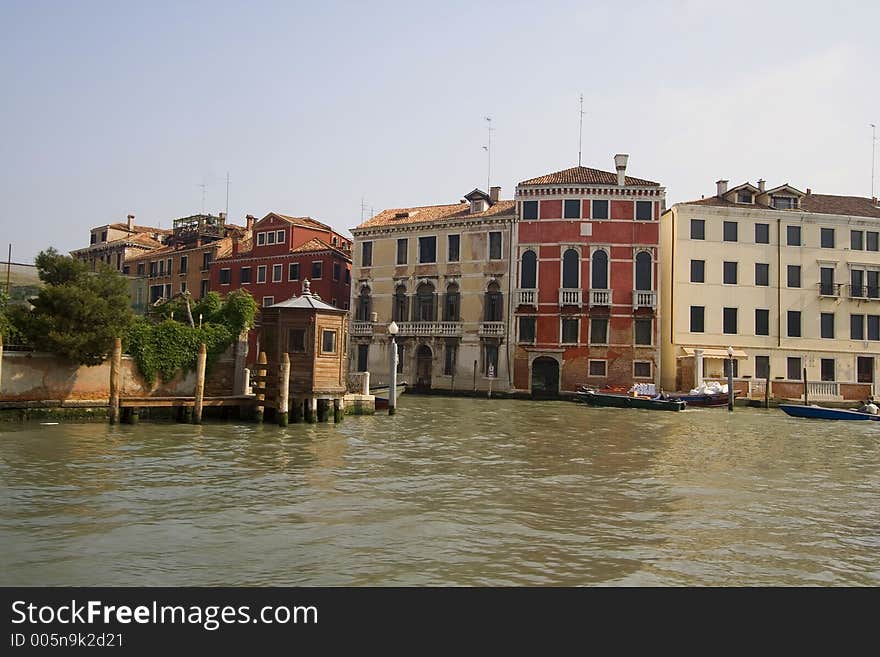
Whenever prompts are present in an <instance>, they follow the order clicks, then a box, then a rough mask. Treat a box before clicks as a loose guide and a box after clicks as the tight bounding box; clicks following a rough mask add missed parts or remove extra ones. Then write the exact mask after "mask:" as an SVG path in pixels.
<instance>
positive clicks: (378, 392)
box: [370, 383, 406, 410]
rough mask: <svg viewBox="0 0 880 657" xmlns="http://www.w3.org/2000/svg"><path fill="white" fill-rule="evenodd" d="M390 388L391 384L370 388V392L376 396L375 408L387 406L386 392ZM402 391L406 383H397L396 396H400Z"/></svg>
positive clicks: (380, 408)
mask: <svg viewBox="0 0 880 657" xmlns="http://www.w3.org/2000/svg"><path fill="white" fill-rule="evenodd" d="M390 390H391V386H388V385H384V386H376V387H375V388H370V394H371V395H373V396H374V397H375V398H376V410H382V409H385V408H388V393H389V392H390ZM404 392H406V383H398V384H397V396H398V397H400V396H401V395H402V394H403V393H404Z"/></svg>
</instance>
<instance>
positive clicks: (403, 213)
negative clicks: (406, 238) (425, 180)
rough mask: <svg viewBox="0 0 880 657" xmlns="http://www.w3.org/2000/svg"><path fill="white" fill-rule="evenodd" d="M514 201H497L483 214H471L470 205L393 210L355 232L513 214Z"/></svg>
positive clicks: (380, 215) (458, 204)
mask: <svg viewBox="0 0 880 657" xmlns="http://www.w3.org/2000/svg"><path fill="white" fill-rule="evenodd" d="M515 205H516V203H515V202H514V201H497V202H496V203H494V204H493V205H491V206H490V207H489V209H488V210H484V211H483V212H474V213H473V214H472V213H471V211H470V210H471V206H470V204H468V203H455V204H452V205H428V206H422V207H415V208H392V209H388V210H383V211H382V212H380V213H379V214H377V215H376V216H375V217H373V218H372V219H369V220H367V221H365V222H364V223H362V224H360V225H359V226H358V227H357V228H355V230H360V229H363V228H375V227H377V226H390V225H395V226H396V225H400V224H420V223H434V222H437V221H453V220H455V219H482V218H490V217H497V216H499V215H503V214H513V211H514V207H515Z"/></svg>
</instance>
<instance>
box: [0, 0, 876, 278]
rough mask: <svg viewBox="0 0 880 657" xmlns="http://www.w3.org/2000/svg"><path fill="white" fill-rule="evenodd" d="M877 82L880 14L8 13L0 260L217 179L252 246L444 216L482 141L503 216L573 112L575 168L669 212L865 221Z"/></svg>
mask: <svg viewBox="0 0 880 657" xmlns="http://www.w3.org/2000/svg"><path fill="white" fill-rule="evenodd" d="M878 64H880V3H878V2H876V0H869V1H865V2H858V1H852V2H814V1H810V0H802V1H799V2H773V1H772V0H765V1H764V2H751V1H748V0H746V1H741V2H736V3H717V2H709V1H708V0H707V1H703V0H669V1H662V0H661V1H655V2H640V1H638V0H632V1H630V2H627V3H621V2H617V1H612V2H594V1H589V0H580V1H578V2H554V1H552V0H549V1H543V2H534V1H532V2H485V1H481V0H469V1H466V2H458V1H455V0H449V1H441V2H437V1H434V2H419V1H416V0H411V1H410V2H379V1H374V2H332V1H328V2H314V0H312V1H310V2H296V1H293V0H288V1H286V2H259V1H256V0H254V1H249V2H243V1H239V2H221V1H214V2H185V1H182V0H176V1H174V2H162V1H153V2H133V1H128V2H122V1H117V2H89V1H87V0H86V1H81V2H75V3H73V2H60V1H59V2H44V1H40V0H25V1H19V0H0V81H2V89H3V102H2V103H0V198H2V202H0V246H2V252H3V253H2V257H3V259H5V257H6V249H7V244H10V243H11V244H12V249H13V251H12V253H13V255H12V259H13V261H16V262H31V261H32V260H33V257H34V256H35V255H36V254H37V253H38V252H39V251H40V250H42V249H44V248H46V247H49V246H54V247H55V248H57V249H59V250H61V251H65V252H66V251H69V250H71V249H75V248H80V247H83V246H87V245H88V239H89V229H90V228H91V227H93V226H100V225H103V224H107V223H112V222H115V221H124V220H125V217H126V215H128V214H130V213H131V214H134V215H135V216H136V222H137V223H138V224H144V225H158V226H161V227H166V228H168V227H170V226H171V222H172V220H173V219H174V218H177V217H183V216H188V215H191V214H195V213H198V212H201V211H202V210H203V209H204V210H205V211H209V212H212V213H214V214H216V213H217V212H220V211H224V210H225V209H226V207H227V200H226V191H227V185H226V176H227V173H228V174H229V179H230V184H229V187H228V189H229V200H228V209H229V217H230V221H231V222H233V223H238V224H243V223H244V217H245V215H247V214H253V215H255V216H257V217H261V216H264V215H265V214H266V213H267V212H270V211H277V212H281V213H283V214H289V215H296V216H304V215H308V216H312V217H314V218H316V219H318V220H320V221H323V222H325V223H328V224H330V225H332V226H333V227H334V228H337V229H339V230H342V231H343V232H347V230H349V229H351V228H353V227H354V226H356V225H357V224H358V223H360V222H361V219H362V218H368V217H369V216H370V213H371V212H374V213H378V212H379V211H381V210H382V209H385V208H395V207H408V206H416V205H431V204H440V203H455V202H458V201H459V200H460V199H461V197H462V196H463V195H464V194H466V193H467V192H469V191H470V190H472V189H474V188H475V187H479V188H481V189H485V187H486V184H487V176H488V174H489V160H488V156H487V152H486V150H485V149H484V146H487V145H488V136H489V133H488V130H487V128H488V127H489V126H491V128H492V132H491V146H492V147H491V184H492V185H499V186H501V188H502V189H501V196H502V198H512V196H513V191H514V188H515V186H516V183H517V182H518V181H521V180H526V179H528V178H532V177H535V176H538V175H542V174H545V173H550V172H553V171H559V170H561V169H566V168H568V167H571V166H575V165H576V164H577V162H578V135H579V121H580V119H581V117H580V100H579V98H580V95H581V94H583V108H584V112H585V113H584V115H583V137H582V146H581V149H582V153H583V155H582V162H583V164H584V165H585V166H591V167H595V168H599V169H604V170H610V171H613V170H614V165H613V156H614V154H615V153H629V155H630V158H629V168H628V171H627V173H628V174H629V175H633V176H636V177H639V178H647V179H649V180H654V181H658V182H660V183H661V184H662V185H664V186H665V187H666V189H667V204H668V205H671V204H673V203H676V202H679V201H685V200H691V199H696V198H700V197H701V196H702V195H711V194H713V193H714V190H715V181H716V180H718V179H720V178H724V179H729V180H730V182H731V185H735V184H738V183H740V182H745V181H747V180H748V181H751V182H753V183H754V182H755V181H757V180H758V179H759V178H764V179H766V180H767V185H768V187H772V186H776V185H778V184H782V183H786V182H788V183H791V184H792V185H794V186H795V187H797V188H799V189H801V190H805V189H806V188H808V187H809V188H811V189H812V190H813V191H814V192H815V193H830V194H845V195H858V196H870V193H871V157H872V156H871V150H872V135H871V128H870V127H869V124H870V123H876V124H877V125H878V126H880V84H878V77H880V74H878V71H880V66H878ZM485 117H490V118H491V121H487V120H486V118H485ZM878 136H880V132H878ZM877 146H878V151H880V143H878V145H877ZM877 159H878V160H880V156H878V158H877ZM878 169H880V163H878ZM875 181H876V182H875V188H876V190H877V191H878V192H880V171H878V173H877V176H876V177H875ZM203 199H204V204H203Z"/></svg>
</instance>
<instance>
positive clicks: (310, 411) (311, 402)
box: [306, 397, 318, 424]
mask: <svg viewBox="0 0 880 657" xmlns="http://www.w3.org/2000/svg"><path fill="white" fill-rule="evenodd" d="M317 421H318V400H317V398H316V397H306V422H308V423H309V424H314V423H315V422H317Z"/></svg>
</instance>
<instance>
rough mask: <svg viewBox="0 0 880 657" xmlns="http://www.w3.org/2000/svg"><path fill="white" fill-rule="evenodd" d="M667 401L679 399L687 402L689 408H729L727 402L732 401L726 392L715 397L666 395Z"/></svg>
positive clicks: (708, 395)
mask: <svg viewBox="0 0 880 657" xmlns="http://www.w3.org/2000/svg"><path fill="white" fill-rule="evenodd" d="M733 397H734V399H736V391H734V393H733ZM664 398H665V399H677V400H679V401H683V402H687V405H688V407H691V406H727V401H728V399H730V395H728V394H727V393H726V392H724V393H721V392H719V393H718V394H715V395H710V394H708V393H705V394H698V395H691V394H687V393H666V394H665V395H664Z"/></svg>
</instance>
